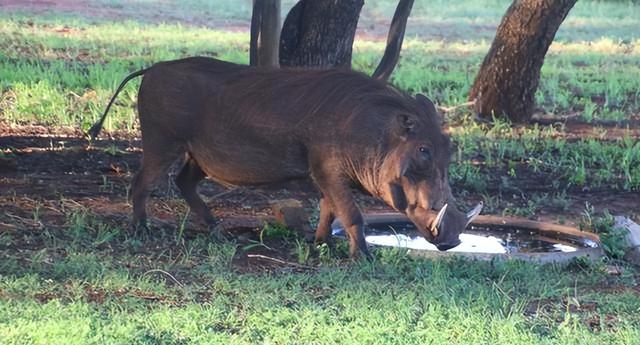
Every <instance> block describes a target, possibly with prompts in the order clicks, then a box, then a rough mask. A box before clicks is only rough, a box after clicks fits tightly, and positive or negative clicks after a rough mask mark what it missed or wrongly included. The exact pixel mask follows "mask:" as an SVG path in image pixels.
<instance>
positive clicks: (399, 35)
mask: <svg viewBox="0 0 640 345" xmlns="http://www.w3.org/2000/svg"><path fill="white" fill-rule="evenodd" d="M412 7H413V0H400V1H399V2H398V7H396V12H395V13H394V14H393V20H392V21H391V26H390V27H389V36H388V37H387V47H386V48H385V50H384V55H383V56H382V59H381V60H380V64H379V65H378V67H377V68H376V70H375V72H373V75H372V77H373V78H376V79H382V80H387V79H389V77H390V76H391V73H392V72H393V69H394V68H395V67H396V64H397V63H398V59H399V58H400V50H401V49H402V41H403V40H404V31H405V29H406V27H407V20H408V19H409V14H411V8H412Z"/></svg>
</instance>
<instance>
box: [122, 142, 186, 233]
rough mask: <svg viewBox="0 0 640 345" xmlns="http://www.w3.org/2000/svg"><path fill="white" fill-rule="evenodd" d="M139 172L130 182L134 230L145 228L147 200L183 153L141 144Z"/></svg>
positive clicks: (175, 148)
mask: <svg viewBox="0 0 640 345" xmlns="http://www.w3.org/2000/svg"><path fill="white" fill-rule="evenodd" d="M143 146H144V147H143V150H144V152H143V154H142V164H141V166H140V171H138V173H137V174H136V175H135V176H134V178H133V181H132V182H131V200H132V203H133V226H134V227H135V228H136V229H145V230H148V228H147V199H148V198H149V195H150V194H151V192H152V191H153V189H154V188H155V186H156V184H157V183H158V181H159V180H160V179H161V178H162V177H164V176H166V175H167V173H168V171H169V168H170V167H171V165H172V164H173V163H174V162H175V161H176V160H177V159H178V157H180V155H181V154H183V153H184V151H182V149H181V148H178V147H173V148H172V149H169V150H162V149H159V148H162V147H161V146H154V145H152V143H151V142H148V141H145V142H144V144H143Z"/></svg>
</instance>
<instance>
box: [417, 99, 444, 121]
mask: <svg viewBox="0 0 640 345" xmlns="http://www.w3.org/2000/svg"><path fill="white" fill-rule="evenodd" d="M416 101H418V104H419V105H420V107H421V108H423V109H425V111H426V113H427V115H429V116H433V117H435V119H436V121H437V122H438V123H439V124H440V125H442V124H443V122H444V121H443V119H442V116H440V114H439V113H438V110H436V106H435V105H433V102H431V100H430V99H429V98H427V96H425V95H423V94H421V93H418V94H416Z"/></svg>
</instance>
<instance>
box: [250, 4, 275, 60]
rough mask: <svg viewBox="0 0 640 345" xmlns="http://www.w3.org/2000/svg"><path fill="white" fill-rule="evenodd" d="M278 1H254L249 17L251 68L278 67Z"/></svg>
mask: <svg viewBox="0 0 640 345" xmlns="http://www.w3.org/2000/svg"><path fill="white" fill-rule="evenodd" d="M279 42H280V0H254V2H253V13H252V15H251V42H250V45H249V64H250V65H251V66H269V67H278V66H279V64H278V61H279V58H278V51H279V48H278V45H279Z"/></svg>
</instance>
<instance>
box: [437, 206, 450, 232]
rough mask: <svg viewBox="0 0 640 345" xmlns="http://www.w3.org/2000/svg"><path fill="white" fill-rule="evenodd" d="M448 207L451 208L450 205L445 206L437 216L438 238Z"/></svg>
mask: <svg viewBox="0 0 640 345" xmlns="http://www.w3.org/2000/svg"><path fill="white" fill-rule="evenodd" d="M447 206H449V204H444V206H442V208H441V209H440V211H439V212H438V215H436V220H435V221H434V224H435V226H434V229H435V230H436V233H435V234H434V236H438V231H439V230H440V225H441V223H442V219H444V214H445V213H447Z"/></svg>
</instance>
